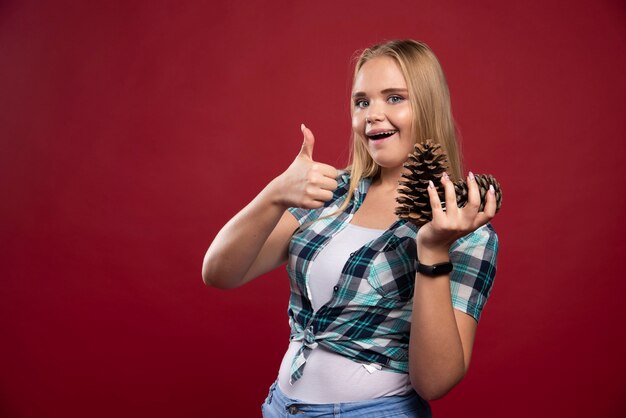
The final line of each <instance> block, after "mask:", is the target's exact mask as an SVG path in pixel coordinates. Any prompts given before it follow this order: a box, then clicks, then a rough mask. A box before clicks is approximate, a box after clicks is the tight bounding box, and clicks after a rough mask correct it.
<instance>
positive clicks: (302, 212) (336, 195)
mask: <svg viewBox="0 0 626 418" xmlns="http://www.w3.org/2000/svg"><path fill="white" fill-rule="evenodd" d="M349 186H350V176H349V175H348V173H347V172H345V171H340V172H339V176H338V177H337V189H335V191H334V192H333V197H332V199H331V200H329V201H328V202H326V203H325V204H324V206H322V207H321V208H319V209H303V208H289V209H287V210H288V211H289V213H291V214H292V215H293V216H294V217H295V218H296V220H297V221H298V223H299V224H300V226H302V225H304V224H305V223H310V222H313V221H315V220H317V219H318V218H319V217H320V216H321V214H322V212H324V211H325V210H326V209H327V208H328V207H329V206H330V205H331V204H333V203H336V201H337V199H340V198H341V197H343V196H344V195H345V194H346V193H347V191H348V187H349Z"/></svg>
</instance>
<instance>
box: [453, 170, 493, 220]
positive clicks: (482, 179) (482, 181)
mask: <svg viewBox="0 0 626 418" xmlns="http://www.w3.org/2000/svg"><path fill="white" fill-rule="evenodd" d="M474 178H475V179H476V184H478V191H479V193H480V207H479V208H478V211H479V212H481V211H483V210H485V203H486V202H487V197H486V196H487V192H489V186H490V185H492V186H493V190H494V191H495V192H496V212H498V211H499V210H500V207H501V206H502V189H501V188H500V183H498V180H496V179H495V178H494V177H493V176H492V175H491V174H475V175H474ZM468 190H469V189H468V187H467V183H465V182H464V181H463V180H459V181H456V182H454V192H455V194H456V204H457V206H458V207H460V208H462V207H463V206H465V205H467V198H468Z"/></svg>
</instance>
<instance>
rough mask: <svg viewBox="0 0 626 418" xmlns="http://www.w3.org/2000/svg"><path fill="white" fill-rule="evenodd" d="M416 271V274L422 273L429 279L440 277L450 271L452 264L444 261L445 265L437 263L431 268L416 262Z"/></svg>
mask: <svg viewBox="0 0 626 418" xmlns="http://www.w3.org/2000/svg"><path fill="white" fill-rule="evenodd" d="M417 271H418V273H422V274H424V275H426V276H430V277H435V276H442V275H444V274H448V273H450V272H451V271H452V263H451V262H449V261H446V262H445V263H437V264H433V265H432V266H427V265H426V264H422V263H420V262H419V261H418V262H417Z"/></svg>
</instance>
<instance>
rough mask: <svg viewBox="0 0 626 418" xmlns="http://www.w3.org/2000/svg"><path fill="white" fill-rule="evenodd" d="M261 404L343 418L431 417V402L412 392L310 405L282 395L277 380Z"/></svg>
mask: <svg viewBox="0 0 626 418" xmlns="http://www.w3.org/2000/svg"><path fill="white" fill-rule="evenodd" d="M264 407H266V408H267V409H268V410H270V409H271V410H275V411H280V413H287V414H294V415H295V414H303V416H307V415H312V416H331V417H333V416H341V417H342V418H343V417H345V418H349V417H381V416H383V415H385V414H392V413H397V414H400V413H404V414H406V416H408V417H415V418H432V413H431V410H430V405H429V404H428V402H427V401H425V400H423V399H422V398H421V397H420V396H419V395H418V394H417V393H415V392H411V393H409V394H407V395H396V396H385V397H382V398H376V399H371V400H366V401H358V402H342V403H329V404H310V403H306V402H304V401H302V400H300V399H292V398H290V397H288V396H287V395H285V394H284V393H283V392H282V391H281V390H280V388H279V386H278V381H276V382H274V383H273V384H272V386H271V387H270V390H269V394H268V396H267V399H266V400H265V405H264ZM268 412H269V411H268ZM264 416H268V417H273V416H275V415H272V414H271V413H268V414H267V415H264ZM285 416H288V415H285Z"/></svg>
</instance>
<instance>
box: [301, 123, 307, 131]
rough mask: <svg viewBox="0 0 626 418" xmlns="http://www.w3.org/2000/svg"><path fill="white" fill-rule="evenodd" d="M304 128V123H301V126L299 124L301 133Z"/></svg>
mask: <svg viewBox="0 0 626 418" xmlns="http://www.w3.org/2000/svg"><path fill="white" fill-rule="evenodd" d="M304 128H306V126H304V123H301V124H300V130H301V131H304Z"/></svg>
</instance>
